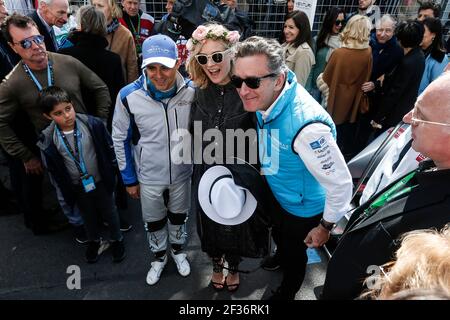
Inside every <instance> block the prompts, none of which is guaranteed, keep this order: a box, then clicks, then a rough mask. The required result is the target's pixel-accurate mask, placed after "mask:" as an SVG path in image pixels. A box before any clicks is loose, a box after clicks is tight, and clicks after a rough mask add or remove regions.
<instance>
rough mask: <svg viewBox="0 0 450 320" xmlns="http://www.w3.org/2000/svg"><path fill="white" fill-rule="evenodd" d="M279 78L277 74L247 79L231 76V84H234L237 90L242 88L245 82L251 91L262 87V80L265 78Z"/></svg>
mask: <svg viewBox="0 0 450 320" xmlns="http://www.w3.org/2000/svg"><path fill="white" fill-rule="evenodd" d="M275 76H277V74H276V73H270V74H268V75H265V76H263V77H248V78H245V79H242V78H239V77H238V76H231V82H232V83H233V84H234V86H235V87H236V88H241V87H242V83H243V82H245V85H246V86H247V87H249V88H250V89H258V88H259V86H260V85H261V80H262V79H265V78H271V77H275Z"/></svg>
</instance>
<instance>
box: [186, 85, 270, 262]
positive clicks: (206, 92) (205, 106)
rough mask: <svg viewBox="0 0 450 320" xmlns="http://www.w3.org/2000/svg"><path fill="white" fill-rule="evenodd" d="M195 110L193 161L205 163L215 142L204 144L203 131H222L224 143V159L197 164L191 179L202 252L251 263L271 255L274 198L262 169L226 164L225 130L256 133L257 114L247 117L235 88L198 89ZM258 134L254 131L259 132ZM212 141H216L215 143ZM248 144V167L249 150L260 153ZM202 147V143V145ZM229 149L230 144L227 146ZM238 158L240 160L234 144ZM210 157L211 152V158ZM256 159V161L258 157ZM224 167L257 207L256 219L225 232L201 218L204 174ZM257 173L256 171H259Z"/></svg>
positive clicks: (229, 228) (228, 227)
mask: <svg viewBox="0 0 450 320" xmlns="http://www.w3.org/2000/svg"><path fill="white" fill-rule="evenodd" d="M194 101H195V102H194V103H193V105H192V108H191V122H192V123H191V133H193V139H194V141H195V142H194V159H196V155H195V154H197V153H198V152H201V154H197V156H200V159H204V158H202V155H203V152H204V150H205V149H206V148H207V147H208V146H209V150H211V143H212V144H214V141H212V142H211V141H205V140H206V139H204V138H203V137H205V135H204V134H205V131H206V130H208V129H218V130H220V132H221V133H222V137H224V139H223V140H224V141H223V145H224V149H223V153H222V155H223V156H222V157H219V156H218V155H217V157H216V158H215V160H216V161H215V163H213V164H207V163H205V162H204V161H203V162H202V163H200V164H198V163H194V168H193V174H192V197H191V199H192V206H191V208H192V212H194V213H196V214H197V231H198V233H199V237H200V240H201V245H202V250H203V251H204V252H206V253H208V254H209V255H210V256H212V257H218V256H220V255H222V254H224V253H225V254H227V255H230V256H233V255H234V256H243V257H251V258H259V257H263V256H264V255H266V254H267V250H268V239H269V234H268V228H267V225H268V211H269V209H268V208H269V205H271V203H269V200H268V199H271V198H270V195H271V192H270V189H269V187H268V185H267V183H266V181H265V179H264V178H263V177H262V176H261V175H260V174H259V171H258V170H259V167H258V165H257V164H256V165H254V167H251V166H250V165H247V164H240V163H234V164H227V162H229V161H230V160H231V161H232V162H236V159H230V158H227V156H226V155H227V152H226V148H225V146H226V145H227V141H226V140H227V139H226V137H227V135H226V130H227V129H242V130H244V131H246V130H248V129H254V130H255V128H256V122H255V114H254V113H249V112H246V111H245V110H244V108H243V105H242V101H241V99H240V97H239V95H238V93H237V91H236V88H235V87H234V86H233V85H232V84H231V83H229V84H227V85H225V86H219V85H215V84H211V83H210V84H209V85H208V87H206V88H205V89H198V88H197V89H196V91H195V99H194ZM194 122H196V123H197V124H198V123H201V124H202V131H201V132H196V131H195V130H194V128H195V127H194ZM255 132H256V131H255ZM213 140H214V139H213ZM197 141H201V148H198V150H197V148H196V147H195V146H196V143H197ZM253 142H254V143H253V144H249V143H248V140H247V141H246V143H245V155H246V156H245V157H244V158H245V161H247V162H249V160H251V159H249V158H248V156H249V150H257V147H258V146H257V144H256V141H253ZM199 144H200V143H199ZM228 144H230V141H228ZM234 146H235V149H234V152H233V155H234V156H238V153H237V150H236V147H237V143H236V140H235V144H234ZM208 154H209V152H208ZM256 158H257V157H256ZM216 164H218V165H224V166H226V167H227V168H228V169H229V170H230V171H231V172H232V174H233V178H234V179H235V182H236V184H238V185H240V186H243V187H244V188H246V189H248V190H250V192H251V193H252V194H253V196H254V197H255V198H256V200H257V202H258V206H257V208H256V211H255V213H254V214H253V216H252V217H251V218H250V219H249V220H247V221H246V222H244V223H242V224H239V225H236V226H224V225H221V224H218V223H216V222H214V221H212V220H211V219H209V218H208V217H207V216H206V214H205V213H204V212H203V210H202V208H201V207H200V205H199V203H198V185H199V183H200V179H201V177H202V175H203V173H204V172H205V171H206V170H207V169H209V168H210V167H211V166H214V165H216ZM255 167H256V169H255Z"/></svg>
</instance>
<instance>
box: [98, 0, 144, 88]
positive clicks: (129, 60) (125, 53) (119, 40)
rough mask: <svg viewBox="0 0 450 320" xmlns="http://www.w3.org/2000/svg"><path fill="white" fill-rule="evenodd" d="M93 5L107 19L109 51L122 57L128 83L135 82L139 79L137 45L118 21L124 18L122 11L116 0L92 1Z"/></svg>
mask: <svg viewBox="0 0 450 320" xmlns="http://www.w3.org/2000/svg"><path fill="white" fill-rule="evenodd" d="M91 4H92V5H93V6H95V7H96V8H97V9H99V10H100V11H102V12H103V14H104V15H105V17H106V24H107V32H108V34H107V35H106V40H108V47H107V49H108V50H110V51H112V52H114V53H117V54H118V55H119V56H120V59H121V61H122V67H123V69H124V75H125V77H126V79H125V81H126V83H131V82H133V81H134V80H136V79H137V78H138V65H137V58H136V57H137V55H136V45H135V43H134V39H133V35H132V34H131V32H130V31H129V30H128V29H127V28H126V27H124V26H123V25H121V24H120V22H119V20H118V19H119V18H121V17H122V10H120V8H119V6H118V5H117V3H116V1H115V0H91Z"/></svg>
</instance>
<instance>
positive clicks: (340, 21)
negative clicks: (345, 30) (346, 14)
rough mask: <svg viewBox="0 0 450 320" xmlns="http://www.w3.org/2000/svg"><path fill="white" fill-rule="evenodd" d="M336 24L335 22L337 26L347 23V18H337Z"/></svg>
mask: <svg viewBox="0 0 450 320" xmlns="http://www.w3.org/2000/svg"><path fill="white" fill-rule="evenodd" d="M334 24H335V26H336V27H337V26H339V25H344V24H345V20H336V21H335V22H334Z"/></svg>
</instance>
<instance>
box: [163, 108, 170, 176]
mask: <svg viewBox="0 0 450 320" xmlns="http://www.w3.org/2000/svg"><path fill="white" fill-rule="evenodd" d="M161 104H162V105H163V108H164V113H165V115H166V128H167V142H168V144H169V184H172V159H171V156H170V130H169V115H168V113H167V107H168V104H165V103H164V102H161Z"/></svg>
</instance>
